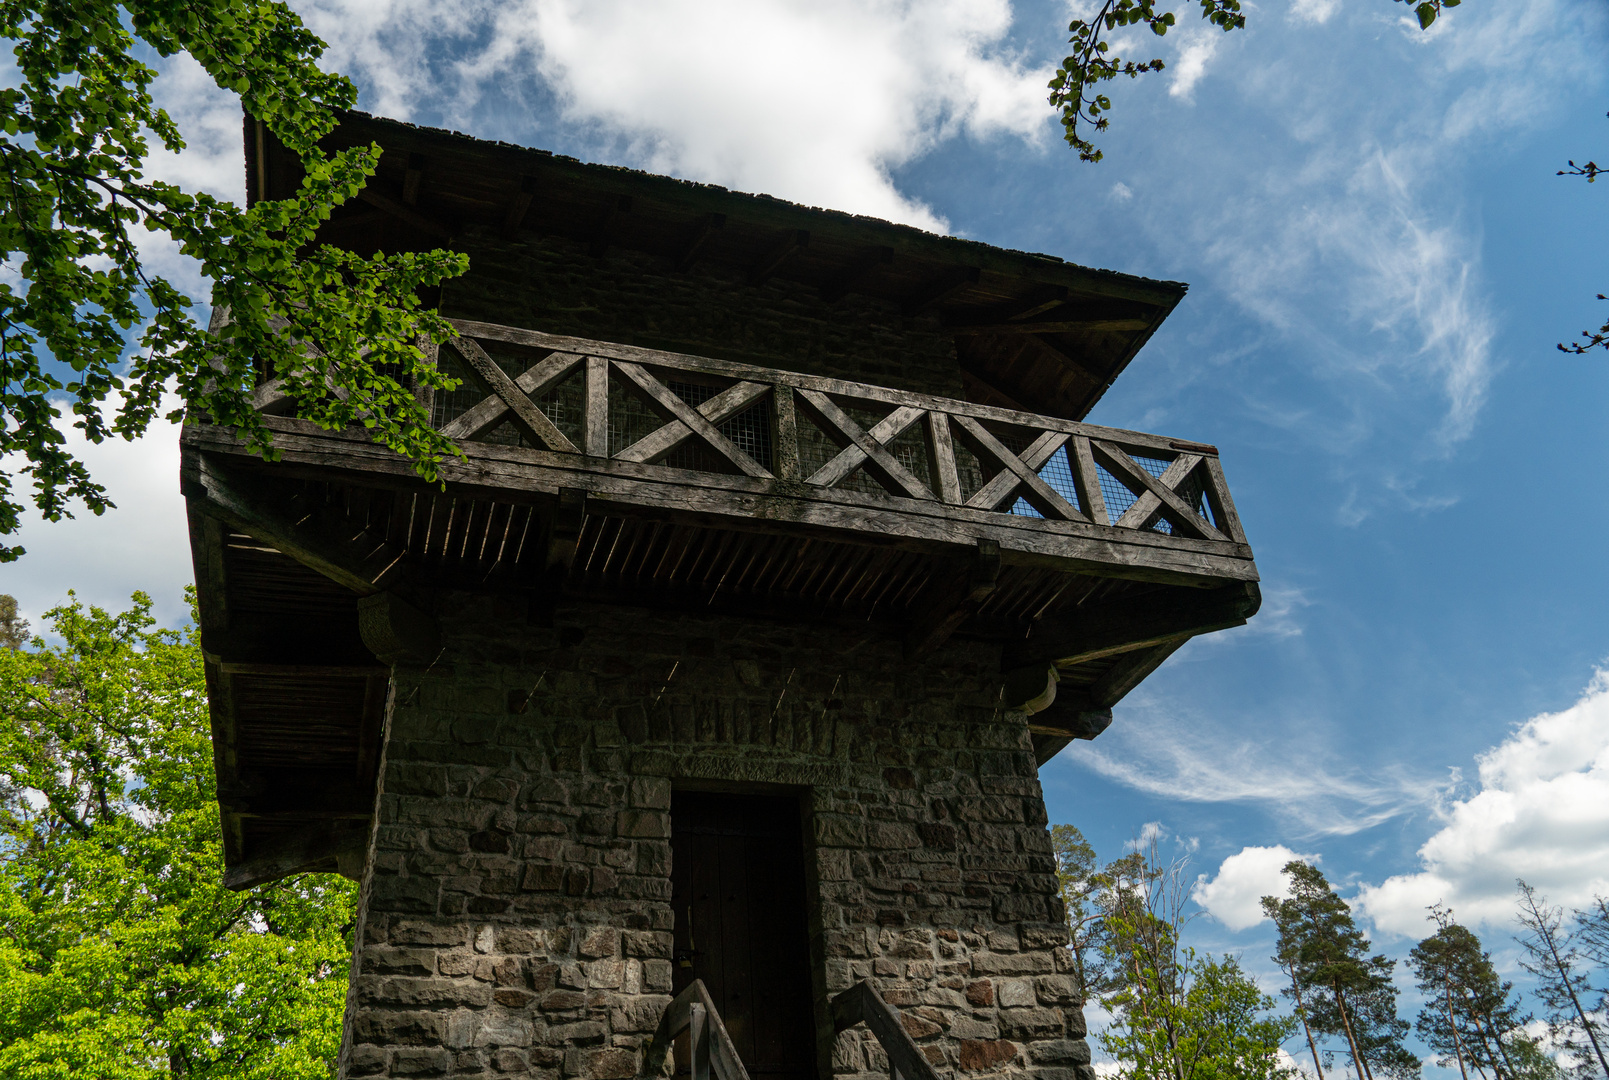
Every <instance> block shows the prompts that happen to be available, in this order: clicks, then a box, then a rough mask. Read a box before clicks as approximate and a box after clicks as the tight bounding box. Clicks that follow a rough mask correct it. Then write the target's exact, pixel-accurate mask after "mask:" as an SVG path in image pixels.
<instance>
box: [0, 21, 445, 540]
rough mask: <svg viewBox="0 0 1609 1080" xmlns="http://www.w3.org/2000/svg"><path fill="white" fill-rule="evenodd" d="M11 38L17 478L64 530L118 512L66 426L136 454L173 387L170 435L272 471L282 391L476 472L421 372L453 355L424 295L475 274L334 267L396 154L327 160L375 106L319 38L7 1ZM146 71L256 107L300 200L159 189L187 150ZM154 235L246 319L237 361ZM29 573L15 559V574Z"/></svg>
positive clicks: (6, 116) (13, 500)
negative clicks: (222, 440) (167, 64)
mask: <svg viewBox="0 0 1609 1080" xmlns="http://www.w3.org/2000/svg"><path fill="white" fill-rule="evenodd" d="M0 33H3V34H4V35H5V37H6V38H8V39H10V40H11V41H12V42H14V48H13V55H14V56H15V63H16V68H17V71H16V74H15V76H14V77H13V78H12V79H11V80H9V85H8V86H7V87H6V88H4V89H0V258H3V260H4V261H5V265H6V266H7V267H8V269H9V270H10V271H11V272H12V275H14V276H12V277H11V278H10V280H8V281H6V282H0V455H16V456H17V459H18V460H20V461H22V462H23V464H22V466H21V467H20V468H19V469H18V470H17V472H18V473H20V474H26V475H29V476H30V477H31V481H32V486H33V502H34V504H35V505H36V506H37V507H38V509H39V510H40V512H41V513H42V514H43V515H44V516H45V518H47V519H48V520H51V521H55V520H58V519H60V518H61V517H63V516H66V515H68V513H69V506H68V504H69V503H70V502H71V501H72V500H74V499H77V500H80V501H82V502H83V504H84V505H85V506H87V507H88V508H89V509H90V510H91V511H92V512H93V513H96V514H99V513H101V512H103V511H104V510H105V509H106V508H107V507H108V506H110V505H111V503H110V501H109V500H108V499H107V496H106V492H105V490H104V489H103V488H102V487H101V485H99V484H97V483H95V482H94V480H93V479H91V477H90V475H89V473H88V470H87V469H86V467H85V466H84V464H83V462H81V461H79V460H78V459H76V458H75V457H73V456H72V454H71V453H70V452H69V451H68V450H67V449H66V446H65V443H66V440H65V438H64V436H63V434H62V432H61V431H60V430H58V428H57V426H56V424H55V421H56V420H58V419H59V418H60V417H61V409H60V406H62V405H69V404H70V410H71V413H72V418H73V419H72V422H73V425H74V426H76V427H77V428H79V429H80V430H82V432H83V433H84V436H85V437H86V438H87V439H88V440H89V441H91V442H101V441H103V440H105V439H107V438H109V437H111V436H114V435H115V436H119V437H121V438H124V439H133V438H136V437H137V436H139V435H140V434H141V433H142V432H144V431H145V430H146V428H147V427H148V426H149V425H150V423H151V422H152V420H153V419H154V418H155V417H156V416H157V414H158V413H159V412H160V410H161V408H162V396H163V392H164V388H165V387H171V388H174V389H176V390H177V392H178V395H179V397H180V399H181V400H182V401H183V403H184V408H183V409H179V410H175V411H172V412H169V413H168V414H167V416H168V418H169V419H173V420H177V419H179V418H180V417H181V416H182V415H183V414H184V412H185V411H186V410H190V411H194V412H201V413H206V414H209V415H210V416H211V417H212V418H213V419H214V420H215V421H216V422H218V423H220V424H227V425H232V426H234V427H235V428H236V429H237V432H238V434H239V437H240V438H241V439H243V440H244V441H245V442H246V444H247V445H248V446H250V447H251V448H252V449H253V450H255V451H256V452H259V453H261V454H263V455H264V456H265V457H272V456H273V453H274V451H273V448H272V445H271V444H272V436H271V432H270V431H269V430H268V428H267V427H266V426H265V425H264V423H263V420H262V418H261V417H260V416H259V415H258V413H257V411H256V409H254V408H253V407H252V392H253V389H254V387H255V386H256V384H257V383H258V382H259V381H260V380H262V379H266V378H270V377H275V378H280V379H282V380H283V386H284V388H285V389H286V391H287V392H288V393H289V394H290V395H291V396H292V397H294V399H295V401H296V408H297V413H298V415H300V416H302V417H303V418H304V419H308V420H312V421H314V422H316V423H318V424H321V425H323V426H325V427H328V428H340V427H346V426H348V425H351V424H355V423H361V424H363V425H365V426H366V427H368V428H370V429H371V431H372V432H373V436H374V438H375V439H376V440H377V441H379V442H380V443H382V444H384V445H386V446H388V447H390V448H392V449H393V450H396V451H398V452H399V453H402V454H406V455H408V456H409V457H411V458H412V459H413V460H414V461H415V462H416V463H417V468H418V470H419V472H420V473H421V475H424V476H426V477H427V478H432V477H434V476H435V470H436V465H437V463H438V462H439V460H440V458H441V456H442V455H443V454H452V453H456V451H455V450H454V448H453V447H452V445H451V443H449V442H448V441H447V440H445V439H443V438H441V437H440V436H439V435H438V434H436V433H435V432H433V431H431V430H430V428H429V425H428V418H427V417H426V416H425V415H424V412H423V410H422V408H421V406H420V405H419V403H418V401H417V400H416V399H415V397H414V394H413V391H412V390H411V389H410V384H411V383H418V384H423V385H430V386H450V385H452V382H451V380H448V379H445V378H443V376H442V375H441V374H440V373H439V372H437V371H436V370H435V368H434V367H433V366H432V365H430V364H428V363H425V362H424V356H425V352H424V350H423V349H422V348H421V345H422V344H423V343H424V341H425V339H427V338H428V339H431V340H434V341H441V340H444V339H445V338H446V337H447V336H448V335H449V332H450V331H449V328H448V326H447V324H446V322H445V321H444V320H442V319H441V318H440V317H439V316H438V315H436V314H435V313H433V312H429V311H426V310H423V309H422V308H421V306H420V301H419V295H420V290H422V289H424V288H427V287H429V286H433V285H435V284H437V283H439V282H440V281H442V280H443V279H445V278H447V277H450V276H453V275H455V274H458V273H462V272H463V271H464V269H466V267H467V263H466V262H465V260H464V258H463V257H462V256H461V255H454V254H448V253H443V252H431V253H428V254H415V253H406V254H381V255H377V256H375V257H373V258H360V257H358V256H356V255H353V254H351V253H350V252H344V251H340V250H337V249H335V248H332V247H329V246H327V245H317V246H315V245H314V243H313V239H314V232H315V230H316V229H317V228H318V226H319V224H320V223H321V222H322V221H324V220H325V219H326V218H328V217H329V214H330V211H331V209H332V208H333V207H335V206H337V205H339V204H340V203H342V202H344V201H345V200H347V199H349V198H351V197H352V196H354V195H355V194H356V193H357V192H358V191H359V190H360V189H361V188H362V187H363V185H364V183H365V181H366V180H367V179H368V178H369V177H370V176H371V175H372V174H373V173H374V170H375V166H376V163H377V162H378V160H379V147H378V146H367V147H357V148H354V149H351V150H347V151H343V152H341V153H337V154H333V155H326V154H325V153H323V152H322V151H320V150H319V148H318V145H317V143H318V140H319V139H320V138H321V137H323V136H324V135H326V134H327V133H329V132H330V131H331V130H332V129H333V128H334V126H335V123H336V117H335V113H334V112H333V111H332V110H335V109H340V108H346V107H350V106H351V105H352V103H353V102H354V101H355V100H356V91H355V90H354V89H353V87H352V84H351V83H350V82H348V81H347V80H346V79H344V78H342V77H340V76H338V75H331V74H327V73H325V72H323V71H320V70H319V68H318V66H317V63H316V61H317V60H318V58H319V56H320V55H321V54H322V52H323V48H324V45H323V42H321V41H319V39H318V38H317V37H315V36H314V35H313V34H312V33H311V32H310V31H308V30H307V29H306V28H305V27H304V26H303V25H302V23H301V20H300V19H298V18H297V16H296V14H295V13H294V12H292V11H291V9H290V8H289V7H288V6H286V5H285V4H284V3H280V2H277V0H184V2H179V0H141V2H139V3H134V2H131V0H52V2H44V0H4V2H0ZM140 53H144V54H147V55H148V54H150V53H155V54H156V55H158V56H162V57H171V56H176V55H178V54H180V53H188V54H189V55H190V56H191V57H192V58H194V59H195V61H196V62H197V63H199V64H200V65H201V67H202V68H204V69H205V70H206V72H207V73H208V74H209V75H210V76H211V77H212V78H213V79H214V80H215V81H216V82H217V84H218V85H219V86H220V87H223V88H224V89H226V90H229V91H232V92H234V93H236V94H238V95H239V96H240V100H241V104H242V105H243V106H244V108H245V110H246V112H247V113H248V114H250V115H251V116H254V117H256V118H258V119H259V120H261V121H262V123H263V124H264V125H265V126H266V127H267V128H268V130H269V131H271V132H272V133H273V134H274V135H275V136H276V137H277V138H278V139H279V140H280V141H281V142H282V143H284V145H285V146H286V147H288V148H289V149H290V150H291V151H292V152H294V153H296V154H297V155H299V156H300V158H301V160H302V164H303V167H304V169H305V171H306V175H305V178H304V179H303V181H302V185H301V188H300V189H299V190H298V191H297V192H296V193H295V194H294V195H292V196H291V197H290V198H288V199H284V200H279V201H263V202H259V203H258V204H257V205H255V206H253V207H252V208H251V209H250V210H243V209H241V208H240V207H237V206H235V205H233V204H231V203H229V202H227V201H225V200H222V199H218V198H215V197H213V196H211V195H207V194H204V193H195V192H189V191H185V190H183V189H182V188H180V187H178V186H176V185H174V184H170V183H165V182H163V181H159V180H153V179H149V178H148V177H147V176H146V175H145V174H146V170H147V158H148V156H149V150H150V147H149V141H148V140H149V138H150V137H152V136H154V137H155V138H156V139H157V140H158V141H159V142H160V143H161V144H162V146H163V147H164V148H165V149H167V150H169V151H173V152H177V151H179V150H181V149H183V147H184V139H183V137H182V135H181V134H180V132H179V129H178V127H177V126H176V125H175V124H174V122H173V120H172V119H171V118H170V117H169V116H168V115H167V113H166V112H165V111H163V110H162V109H159V108H157V107H156V104H155V102H154V100H153V98H152V93H151V87H152V83H153V82H154V81H155V80H156V79H157V77H158V73H157V71H156V70H155V69H154V68H152V67H151V66H149V65H148V64H146V63H144V62H143V61H142V60H141V59H139V58H138V55H137V54H140ZM142 229H143V230H149V231H150V232H151V233H153V234H156V235H158V236H159V237H160V236H165V237H167V238H170V239H171V240H172V241H174V242H175V243H176V244H177V245H178V247H179V250H180V251H181V252H182V253H183V254H185V255H188V256H190V257H191V258H192V259H194V260H196V262H197V263H198V265H199V266H200V269H201V272H202V274H203V275H205V276H206V277H207V278H209V279H210V280H211V282H212V288H211V303H212V305H213V307H214V308H215V309H216V310H218V311H220V312H227V314H228V322H227V325H225V326H224V328H223V329H222V330H221V332H220V333H219V335H218V336H217V337H212V336H209V335H208V334H207V333H206V332H205V331H204V329H203V327H202V326H201V325H200V324H199V323H198V322H197V321H196V320H195V319H194V318H193V317H192V316H191V314H190V311H189V309H190V308H191V306H192V299H191V298H190V297H187V296H185V295H184V294H183V293H182V292H181V291H180V290H179V289H178V288H177V287H176V286H175V285H174V284H173V283H172V282H170V281H168V280H166V279H165V278H163V277H161V276H159V275H156V274H153V273H152V272H151V271H150V269H149V267H148V266H147V264H146V262H145V260H144V259H142V257H141V254H140V251H139V247H138V239H139V235H140V230H142ZM134 344H137V346H138V350H139V351H138V352H137V354H136V355H134V356H132V357H131V358H130V359H129V360H128V362H127V364H126V365H125V363H124V356H125V353H126V352H127V351H128V350H129V348H130V347H131V345H134ZM64 379H65V380H66V381H63V380H64ZM13 479H14V476H13V474H12V473H10V472H5V473H0V537H4V536H8V535H10V534H12V533H14V532H15V531H16V529H17V525H18V514H19V512H20V510H21V505H20V498H21V496H20V495H19V494H18V493H17V492H15V491H13V489H12V481H13ZM20 554H22V549H21V548H18V547H16V546H4V545H0V561H10V560H12V559H15V558H16V557H17V556H18V555H20Z"/></svg>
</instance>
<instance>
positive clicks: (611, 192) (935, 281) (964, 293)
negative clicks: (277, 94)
mask: <svg viewBox="0 0 1609 1080" xmlns="http://www.w3.org/2000/svg"><path fill="white" fill-rule="evenodd" d="M245 142H246V164H247V194H248V199H249V200H252V201H255V200H256V199H258V198H260V197H263V196H264V195H266V196H268V197H271V198H281V197H284V196H286V195H288V194H289V193H290V192H291V191H293V190H294V188H295V185H297V184H298V183H299V182H300V179H301V169H300V165H299V162H298V161H297V159H296V158H295V156H294V155H292V154H291V153H290V152H289V151H287V150H285V149H284V147H282V146H281V145H280V144H279V143H278V142H277V141H276V140H275V139H274V138H273V137H272V135H270V134H269V133H268V132H267V131H266V129H265V128H263V127H262V126H261V125H259V124H257V123H256V122H254V121H251V120H248V121H247V124H246V140H245ZM371 142H372V143H378V144H379V145H380V146H381V147H382V148H383V151H384V153H383V155H382V158H381V161H380V165H379V169H378V172H377V174H376V175H375V177H374V178H373V179H372V180H371V181H370V183H369V185H368V187H367V189H365V191H364V192H363V193H362V195H361V196H360V199H359V200H355V201H354V202H353V203H351V204H349V205H347V206H345V207H341V208H339V209H338V210H337V211H336V213H335V214H334V215H333V216H332V218H331V220H330V222H329V224H328V225H327V226H326V230H325V233H324V235H325V237H326V238H327V239H329V240H330V241H332V242H336V243H339V244H341V245H342V246H345V247H348V248H350V249H352V250H356V251H359V252H368V251H374V250H382V249H383V250H426V249H429V248H433V247H439V246H448V247H452V246H455V244H456V245H458V246H460V247H462V246H465V245H464V244H463V243H462V242H461V238H462V237H463V236H464V234H465V231H466V229H467V228H468V227H471V226H479V227H480V228H482V229H490V230H498V231H501V232H502V233H504V234H505V235H509V234H514V235H518V234H520V233H522V232H536V233H542V234H550V235H558V236H563V237H567V238H570V239H573V240H580V241H584V242H587V243H588V244H589V245H590V249H591V250H592V251H593V252H594V253H597V254H601V253H602V252H603V251H605V250H608V249H611V248H624V249H631V250H636V251H642V252H647V253H650V254H653V255H657V256H663V257H664V258H666V259H669V260H672V261H673V263H674V265H677V266H684V267H685V266H686V265H688V264H689V263H690V262H692V261H694V260H698V261H704V260H708V261H710V262H713V263H717V264H721V265H722V266H723V267H727V268H731V269H735V270H739V271H741V272H743V273H744V274H746V275H748V277H749V278H750V280H752V281H759V280H764V279H768V278H772V277H775V278H778V279H782V280H785V281H792V282H796V283H798V284H800V285H803V286H806V287H808V288H810V289H814V290H815V291H816V293H817V296H818V297H819V298H820V300H822V301H823V302H825V303H827V304H831V303H832V302H834V301H836V300H838V299H840V298H842V297H844V296H846V295H848V294H850V293H857V294H860V295H862V296H865V297H871V298H875V299H878V300H881V301H885V302H887V303H889V304H892V305H896V306H897V307H898V308H899V310H900V311H901V312H902V313H904V314H905V315H907V316H910V317H912V318H922V319H932V320H935V321H936V323H937V324H939V325H942V326H943V327H944V328H945V329H946V330H948V331H949V332H950V333H951V334H953V336H954V341H955V350H956V357H957V360H958V362H959V365H960V367H961V369H962V378H963V383H964V386H965V389H966V393H967V396H968V398H969V399H970V400H972V401H975V402H978V403H980V404H987V405H996V406H1000V407H1003V408H1012V409H1019V410H1025V411H1032V412H1036V413H1042V414H1045V415H1050V416H1056V417H1061V418H1064V419H1072V420H1079V419H1082V418H1083V417H1084V416H1085V415H1087V414H1088V412H1089V410H1090V409H1091V408H1092V407H1093V406H1094V405H1095V403H1096V402H1097V401H1098V400H1100V397H1101V395H1102V394H1104V393H1105V391H1106V388H1107V387H1108V386H1110V385H1111V384H1112V381H1113V380H1114V379H1116V378H1117V376H1118V375H1119V374H1120V373H1121V372H1122V371H1123V369H1124V367H1126V366H1127V364H1128V362H1129V361H1130V360H1131V359H1132V358H1133V357H1134V355H1135V353H1137V352H1138V351H1139V349H1140V347H1141V346H1142V345H1144V344H1145V342H1146V341H1147V340H1148V339H1149V338H1150V336H1151V335H1152V334H1153V333H1154V332H1155V331H1156V328H1157V327H1158V326H1159V325H1160V324H1161V322H1162V320H1163V319H1164V318H1166V317H1167V315H1168V313H1169V312H1171V311H1172V310H1173V308H1174V307H1175V306H1176V305H1177V304H1178V303H1179V301H1180V300H1181V299H1182V298H1183V297H1184V294H1185V290H1186V286H1185V285H1184V284H1182V283H1179V282H1171V281H1154V280H1151V279H1148V278H1142V277H1136V276H1133V275H1130V274H1120V273H1115V272H1113V271H1108V270H1092V269H1088V268H1086V267H1082V266H1078V265H1075V264H1073V263H1070V262H1066V261H1064V260H1062V259H1059V258H1057V257H1055V256H1052V255H1040V254H1033V253H1029V252H1023V251H1012V250H1009V249H1005V248H999V247H993V246H990V245H988V244H983V243H979V242H977V241H973V240H964V239H960V238H957V237H951V236H939V235H936V234H933V233H929V232H925V231H923V230H921V229H916V228H912V227H910V226H907V225H896V224H893V223H891V222H887V221H882V220H879V219H876V218H871V217H865V216H860V215H855V214H847V213H841V212H838V211H833V210H823V209H819V208H815V207H808V206H801V205H798V204H796V203H790V202H786V201H784V200H781V199H776V198H772V197H770V196H767V195H750V194H744V193H741V192H736V191H729V190H727V189H726V188H722V187H717V186H715V185H711V184H698V183H692V182H690V181H686V180H677V179H673V178H671V177H666V176H656V175H653V174H650V173H645V172H640V171H637V170H633V169H625V168H619V167H616V166H609V165H596V164H589V163H586V162H581V161H577V160H576V159H574V158H569V157H563V156H559V155H555V154H552V153H549V152H547V151H544V150H535V149H530V148H526V147H520V146H513V145H510V144H508V143H502V142H490V141H486V140H482V139H474V138H471V137H469V136H467V135H461V134H459V133H457V132H451V131H443V130H440V129H434V128H424V127H417V126H414V125H411V124H404V123H399V122H397V121H394V120H386V119H381V118H378V117H373V116H368V115H366V114H363V113H357V112H353V113H348V114H346V115H345V116H344V118H343V120H342V123H341V125H340V127H339V128H338V129H337V130H336V131H335V132H334V133H333V134H332V135H330V136H329V137H328V138H327V139H326V140H325V143H324V145H325V147H326V149H328V150H332V151H333V150H336V149H341V148H346V147H351V146H356V145H364V144H368V143H371ZM532 329H544V330H549V331H552V332H559V333H568V332H574V331H572V330H570V329H567V328H565V327H561V326H548V327H533V328H532ZM626 343H627V344H634V342H626ZM641 344H649V343H647V342H643V343H641Z"/></svg>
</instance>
